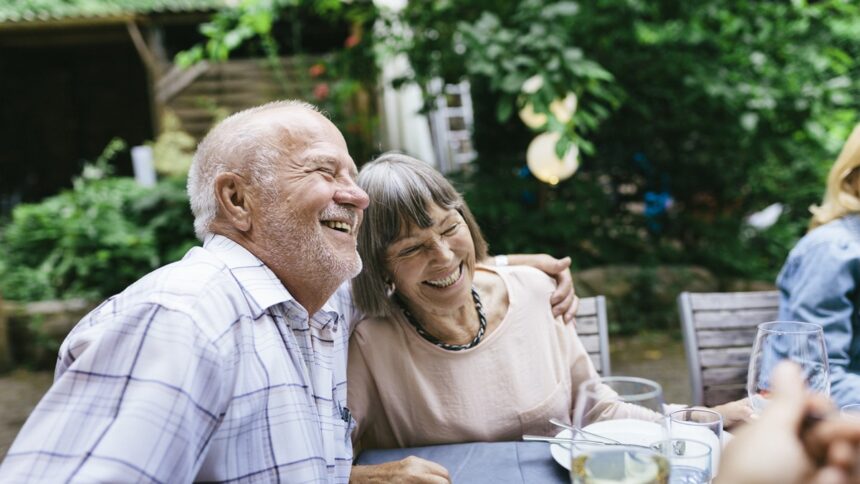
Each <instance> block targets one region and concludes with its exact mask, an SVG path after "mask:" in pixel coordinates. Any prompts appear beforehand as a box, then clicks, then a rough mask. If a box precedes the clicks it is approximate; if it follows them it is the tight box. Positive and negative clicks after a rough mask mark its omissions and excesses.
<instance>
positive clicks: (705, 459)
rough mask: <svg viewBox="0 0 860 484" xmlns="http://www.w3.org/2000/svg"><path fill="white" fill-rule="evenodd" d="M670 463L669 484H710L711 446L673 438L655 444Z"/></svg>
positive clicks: (691, 440)
mask: <svg viewBox="0 0 860 484" xmlns="http://www.w3.org/2000/svg"><path fill="white" fill-rule="evenodd" d="M654 447H655V448H656V449H658V450H659V451H660V453H661V454H663V456H664V457H666V459H667V460H668V461H669V484H708V483H709V482H711V476H712V469H713V467H712V466H713V459H712V458H711V446H710V445H708V444H707V443H705V442H702V441H699V440H695V439H681V438H674V437H673V438H671V439H666V440H663V441H661V442H657V443H655V444H654Z"/></svg>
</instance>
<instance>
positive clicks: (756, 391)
mask: <svg viewBox="0 0 860 484" xmlns="http://www.w3.org/2000/svg"><path fill="white" fill-rule="evenodd" d="M784 360H790V361H793V362H794V363H796V364H797V365H798V366H800V368H801V370H802V372H803V377H804V379H805V380H806V387H807V388H808V390H809V391H811V392H815V393H821V394H823V395H825V396H830V366H829V364H828V362H827V349H826V347H825V345H824V331H823V330H822V329H821V326H820V325H818V324H812V323H801V322H797V321H774V322H770V323H762V324H760V325H758V333H756V337H755V343H754V344H753V349H752V354H751V355H750V364H749V373H748V376H747V393H748V394H749V397H750V404H751V405H752V407H753V410H754V411H755V412H756V413H761V411H762V410H763V409H764V407H765V406H766V405H767V399H768V397H769V394H770V376H771V374H772V373H773V369H774V368H775V367H776V365H777V364H778V363H779V362H781V361H784Z"/></svg>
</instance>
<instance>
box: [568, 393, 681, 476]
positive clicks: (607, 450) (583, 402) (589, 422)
mask: <svg viewBox="0 0 860 484" xmlns="http://www.w3.org/2000/svg"><path fill="white" fill-rule="evenodd" d="M663 404H664V400H663V388H662V387H661V386H660V384H659V383H657V382H654V381H651V380H646V379H644V378H635V377H602V378H592V379H590V380H587V381H585V382H583V383H582V384H581V385H580V386H579V390H578V392H577V397H576V405H575V407H574V419H573V422H574V433H573V438H574V441H573V442H572V443H571V446H570V447H571V470H570V477H571V481H572V482H574V483H586V482H607V483H610V482H643V483H655V484H664V483H666V482H668V476H669V462H668V460H667V459H666V457H665V456H664V455H662V454H661V453H660V452H658V451H657V450H655V449H654V448H653V447H652V446H651V444H653V443H654V442H656V441H660V440H663V439H665V438H666V421H665V420H666V419H665V417H664V416H663ZM631 479H632V480H631Z"/></svg>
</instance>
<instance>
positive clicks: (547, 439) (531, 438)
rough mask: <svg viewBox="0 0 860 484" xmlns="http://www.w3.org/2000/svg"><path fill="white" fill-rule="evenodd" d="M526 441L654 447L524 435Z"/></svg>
mask: <svg viewBox="0 0 860 484" xmlns="http://www.w3.org/2000/svg"><path fill="white" fill-rule="evenodd" d="M523 440H524V441H538V442H549V443H550V444H558V445H561V446H562V447H569V444H580V443H583V444H597V445H605V446H615V445H623V446H626V447H642V448H644V449H652V450H653V447H651V446H649V445H641V444H625V443H623V442H617V443H614V442H600V441H599V440H587V439H565V438H561V437H544V436H543V435H530V434H523Z"/></svg>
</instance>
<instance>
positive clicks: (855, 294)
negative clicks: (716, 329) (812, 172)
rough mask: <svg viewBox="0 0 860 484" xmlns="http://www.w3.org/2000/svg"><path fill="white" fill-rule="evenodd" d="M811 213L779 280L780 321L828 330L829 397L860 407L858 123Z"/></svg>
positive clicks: (859, 185) (778, 277) (826, 335)
mask: <svg viewBox="0 0 860 484" xmlns="http://www.w3.org/2000/svg"><path fill="white" fill-rule="evenodd" d="M810 210H811V211H812V220H811V221H810V223H809V232H808V233H807V234H806V235H805V236H804V237H803V238H802V239H800V241H799V242H798V243H797V245H796V246H795V247H794V249H792V251H791V253H790V254H789V255H788V259H787V260H786V262H785V265H783V267H782V270H781V271H780V272H779V276H777V281H776V284H777V287H778V288H779V292H780V301H779V319H780V320H785V321H805V322H809V323H817V324H820V325H821V326H822V327H823V328H824V338H825V341H826V343H827V353H828V355H827V356H828V358H829V360H830V381H831V388H830V391H831V396H832V397H833V400H834V401H835V402H836V403H837V404H838V405H839V406H844V405H847V404H849V403H860V124H858V125H857V126H856V127H855V128H854V131H853V132H852V133H851V136H849V138H848V141H846V142H845V146H844V147H843V148H842V152H841V153H840V154H839V157H838V158H837V159H836V162H835V163H834V164H833V166H832V167H831V168H830V173H829V175H828V176H827V188H826V191H825V193H824V200H823V202H822V203H821V205H820V206H818V207H812V208H811V209H810Z"/></svg>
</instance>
